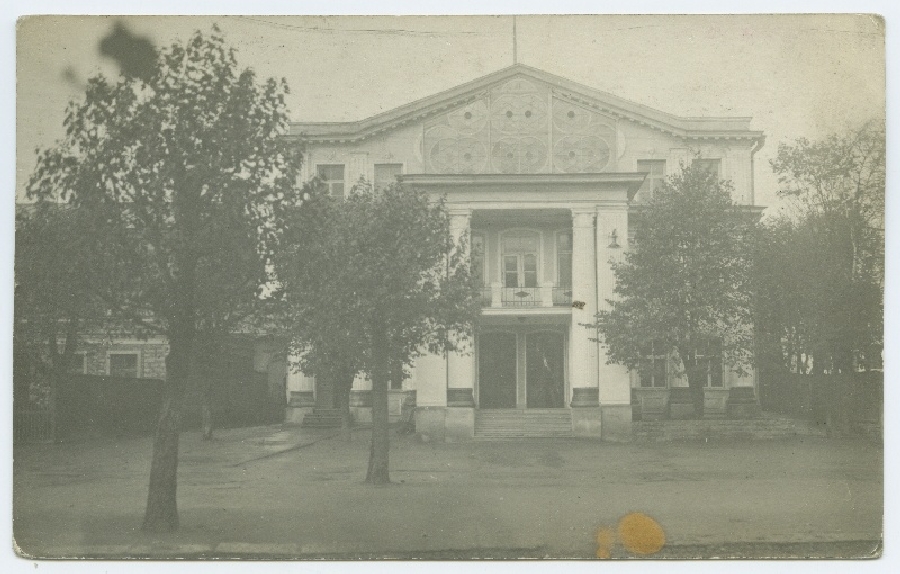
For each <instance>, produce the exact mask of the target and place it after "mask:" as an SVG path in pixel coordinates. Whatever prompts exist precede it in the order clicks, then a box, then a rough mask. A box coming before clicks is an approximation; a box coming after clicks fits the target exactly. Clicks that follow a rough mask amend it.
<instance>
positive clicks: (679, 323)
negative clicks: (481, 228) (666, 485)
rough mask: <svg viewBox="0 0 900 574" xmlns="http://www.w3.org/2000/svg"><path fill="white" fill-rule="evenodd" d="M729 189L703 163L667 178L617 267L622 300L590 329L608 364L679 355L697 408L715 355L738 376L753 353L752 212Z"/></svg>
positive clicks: (641, 364) (639, 364) (638, 364)
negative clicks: (605, 349)
mask: <svg viewBox="0 0 900 574" xmlns="http://www.w3.org/2000/svg"><path fill="white" fill-rule="evenodd" d="M731 191H732V186H731V184H730V183H729V182H726V181H720V180H719V179H718V178H717V177H716V175H715V174H713V173H710V172H709V171H708V170H706V169H703V168H701V167H699V166H689V167H685V166H683V165H682V168H681V171H680V173H677V174H675V175H673V176H671V177H669V178H668V179H667V180H666V182H665V183H664V185H663V186H662V187H661V189H659V190H658V191H657V192H656V193H655V194H654V196H653V198H652V199H651V200H650V201H649V202H648V203H647V205H646V208H645V210H644V211H642V212H641V214H640V222H639V227H638V230H637V235H636V237H635V245H634V246H633V247H632V248H631V249H629V250H628V251H627V252H625V254H624V259H623V260H622V261H621V262H619V263H614V264H613V271H614V273H615V276H616V288H615V293H616V295H617V296H618V297H617V298H616V299H613V300H610V301H609V304H610V308H609V309H608V310H604V311H601V312H600V313H598V315H597V321H596V323H595V324H594V325H591V327H594V328H596V329H597V330H598V333H599V338H600V340H601V342H602V343H604V344H605V345H606V346H607V347H608V357H609V362H610V363H620V364H624V365H626V366H628V367H629V368H632V369H637V370H640V369H642V368H645V361H644V358H645V357H646V356H647V355H649V354H651V353H652V354H657V355H658V354H669V353H673V352H674V353H677V354H678V355H679V356H680V359H681V362H682V364H683V365H684V369H685V371H686V373H687V377H688V384H689V386H690V388H691V390H692V394H693V397H694V402H695V407H696V412H697V413H702V412H703V388H704V386H705V383H706V380H707V368H708V367H707V364H708V361H709V360H710V357H716V360H718V358H721V359H722V360H723V361H724V364H725V365H726V366H728V367H729V368H732V369H733V370H735V371H737V372H739V373H742V372H744V371H745V370H746V369H747V368H748V367H749V366H750V362H751V358H752V351H753V348H752V336H751V335H752V327H751V316H750V310H751V307H750V277H749V272H748V271H749V262H750V250H749V241H748V239H749V236H750V233H751V228H752V225H751V223H752V217H753V216H752V214H751V213H749V212H747V211H746V210H743V209H742V208H740V207H739V206H736V205H735V204H734V203H733V202H732V200H731Z"/></svg>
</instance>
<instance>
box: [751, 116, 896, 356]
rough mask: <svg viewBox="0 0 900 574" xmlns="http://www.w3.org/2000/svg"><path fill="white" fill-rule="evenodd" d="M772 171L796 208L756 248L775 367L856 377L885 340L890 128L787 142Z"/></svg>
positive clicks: (760, 303)
mask: <svg viewBox="0 0 900 574" xmlns="http://www.w3.org/2000/svg"><path fill="white" fill-rule="evenodd" d="M772 168H773V170H775V172H776V173H777V174H778V175H779V182H780V183H781V186H782V187H781V189H780V191H779V193H780V195H782V196H783V197H785V198H786V199H787V201H788V206H789V210H788V211H787V213H784V214H782V215H781V216H780V217H776V218H773V219H771V220H770V221H767V222H766V225H765V228H764V233H763V235H762V236H761V237H760V238H759V240H758V243H757V257H756V259H757V264H756V271H755V275H756V282H757V286H758V292H759V296H758V298H757V303H756V314H757V315H758V317H759V319H758V321H757V323H758V328H759V332H760V344H761V345H764V346H765V348H766V354H765V356H766V359H767V364H768V365H770V366H776V367H778V368H781V369H785V370H788V371H791V370H796V371H799V372H807V371H814V372H822V371H824V370H829V371H843V372H848V371H850V370H852V369H853V368H854V365H853V362H854V358H856V359H863V360H864V362H866V363H874V364H876V365H878V364H879V363H880V360H878V359H877V358H874V357H873V355H875V356H877V355H878V354H880V347H881V345H882V340H883V328H884V323H883V318H884V311H883V307H884V303H883V284H884V193H885V187H884V185H885V139H884V126H883V125H882V124H878V123H875V122H870V123H867V124H866V125H864V126H862V127H861V128H859V129H855V130H850V131H849V132H848V133H846V134H843V135H841V134H832V135H830V136H828V137H826V138H824V139H823V140H821V141H818V142H810V141H808V140H805V139H801V140H797V142H796V143H795V144H794V145H785V144H782V145H780V146H779V148H778V156H777V157H776V159H775V160H773V161H772Z"/></svg>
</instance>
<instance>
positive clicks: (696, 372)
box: [684, 354, 706, 419]
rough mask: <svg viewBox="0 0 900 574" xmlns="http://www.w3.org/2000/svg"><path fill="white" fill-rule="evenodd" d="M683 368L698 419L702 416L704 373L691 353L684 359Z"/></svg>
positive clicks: (704, 385)
mask: <svg viewBox="0 0 900 574" xmlns="http://www.w3.org/2000/svg"><path fill="white" fill-rule="evenodd" d="M684 368H685V370H686V371H687V376H688V388H690V389H691V398H692V399H693V403H694V416H696V417H697V418H698V419H699V418H703V410H704V402H705V388H706V373H704V372H702V369H701V368H700V365H698V364H697V357H696V355H694V354H691V355H690V356H689V357H688V358H687V359H686V360H685V361H684Z"/></svg>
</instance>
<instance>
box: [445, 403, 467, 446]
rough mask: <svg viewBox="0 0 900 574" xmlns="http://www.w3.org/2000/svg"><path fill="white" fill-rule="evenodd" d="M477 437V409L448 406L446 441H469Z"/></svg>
mask: <svg viewBox="0 0 900 574" xmlns="http://www.w3.org/2000/svg"><path fill="white" fill-rule="evenodd" d="M474 437H475V409H474V408H470V407H447V410H446V412H445V415H444V440H445V442H467V441H470V440H472V439H473V438H474Z"/></svg>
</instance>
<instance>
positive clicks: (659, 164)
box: [637, 159, 666, 197]
mask: <svg viewBox="0 0 900 574" xmlns="http://www.w3.org/2000/svg"><path fill="white" fill-rule="evenodd" d="M637 171H639V172H642V173H646V174H647V177H646V178H645V179H644V183H643V184H641V188H640V189H639V190H638V193H640V194H641V196H643V197H653V194H654V193H655V192H656V190H657V189H659V188H660V186H662V184H663V181H664V180H665V179H666V160H664V159H639V160H637Z"/></svg>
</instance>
